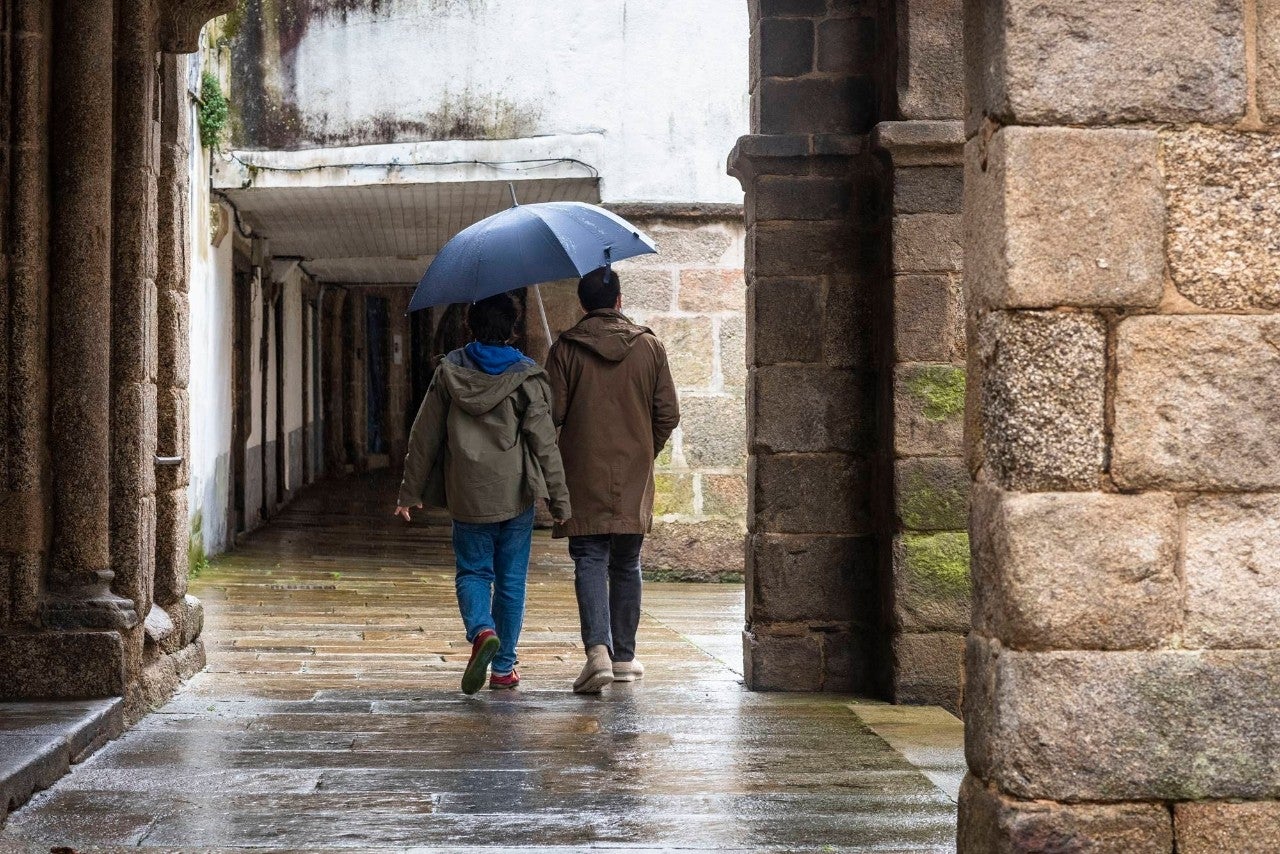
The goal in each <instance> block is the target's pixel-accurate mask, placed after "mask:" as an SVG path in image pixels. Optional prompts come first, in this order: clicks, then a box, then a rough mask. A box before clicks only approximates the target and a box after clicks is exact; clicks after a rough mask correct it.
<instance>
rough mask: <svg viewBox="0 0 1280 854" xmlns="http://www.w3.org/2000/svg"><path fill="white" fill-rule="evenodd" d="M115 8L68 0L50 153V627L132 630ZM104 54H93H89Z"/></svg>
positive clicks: (58, 15) (58, 12) (107, 1)
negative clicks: (115, 424) (121, 487)
mask: <svg viewBox="0 0 1280 854" xmlns="http://www.w3.org/2000/svg"><path fill="white" fill-rule="evenodd" d="M114 24H115V9H114V4H113V3H112V2H111V0H83V2H82V0H58V2H55V4H54V13H53V32H54V51H53V61H52V68H53V71H52V85H53V94H52V99H51V104H52V109H51V121H50V126H51V127H50V145H49V154H50V160H51V162H52V164H53V169H52V215H51V221H50V252H49V258H50V276H49V280H50V282H49V284H50V287H49V291H50V293H49V303H50V339H51V350H52V352H51V355H50V359H51V365H50V385H51V396H52V412H51V417H50V424H51V430H50V444H51V445H52V447H53V448H55V449H56V452H55V453H53V454H51V464H52V469H53V486H54V496H53V518H54V532H53V554H52V565H51V567H50V573H49V578H48V598H47V601H46V603H45V614H44V621H45V622H46V624H48V625H50V626H53V627H57V628H125V627H129V626H132V625H134V624H136V622H137V619H138V617H137V614H136V613H135V612H134V608H133V603H132V602H131V601H130V600H128V599H125V598H122V597H119V596H116V595H115V594H113V593H112V592H111V589H110V588H111V581H112V578H113V576H114V573H113V572H112V568H111V557H110V504H109V502H110V494H111V478H110V452H111V448H110V429H109V425H110V424H111V259H112V216H111V214H112V163H113V157H112V155H113V151H112V149H113V144H112V143H113V140H114V136H113V125H112V106H113V98H112V92H113V90H114V86H113V70H114V68H113V63H112V59H113V53H112V49H111V46H112V45H113V44H114ZM86 44H91V45H95V49H94V50H84V45H86Z"/></svg>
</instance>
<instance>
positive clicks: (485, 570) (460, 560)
mask: <svg viewBox="0 0 1280 854" xmlns="http://www.w3.org/2000/svg"><path fill="white" fill-rule="evenodd" d="M532 545H533V508H532V507H530V508H529V509H528V510H526V511H525V512H524V513H521V514H520V515H519V516H517V517H515V518H514V519H508V520H507V521H505V522H493V523H490V524H486V525H475V524H472V523H470V522H457V521H455V522H454V523H453V553H454V559H455V560H456V561H457V564H458V575H457V577H456V578H455V584H456V586H457V590H458V608H459V610H461V611H462V623H463V625H465V626H466V627H467V640H469V641H474V640H475V639H476V635H478V634H480V633H481V632H482V631H484V630H485V629H493V630H494V631H495V632H497V633H498V640H500V641H501V642H502V646H501V647H499V648H498V654H497V655H496V656H495V657H494V659H493V672H494V673H510V672H511V670H512V668H514V667H515V666H516V642H517V641H519V640H520V628H521V626H522V625H523V624H524V588H525V581H526V579H527V578H528V577H529V551H530V548H531V547H532Z"/></svg>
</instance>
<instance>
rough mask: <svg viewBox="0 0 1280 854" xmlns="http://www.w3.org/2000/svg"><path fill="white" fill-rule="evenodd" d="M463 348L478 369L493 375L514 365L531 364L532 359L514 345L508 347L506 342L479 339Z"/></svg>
mask: <svg viewBox="0 0 1280 854" xmlns="http://www.w3.org/2000/svg"><path fill="white" fill-rule="evenodd" d="M465 349H466V353H467V357H468V358H469V359H471V361H473V362H475V363H476V366H477V367H479V368H480V370H482V371H484V372H485V373H486V374H491V375H495V376H496V375H497V374H501V373H503V372H505V371H507V370H509V369H510V368H512V367H513V366H515V365H519V364H527V365H532V364H533V359H530V358H529V357H528V356H526V355H525V354H524V353H521V352H520V351H519V350H517V349H516V348H515V347H508V346H507V345H506V344H483V343H481V342H479V341H472V342H471V343H470V344H468V345H467V346H466V348H465Z"/></svg>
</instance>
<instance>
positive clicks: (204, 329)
mask: <svg viewBox="0 0 1280 854" xmlns="http://www.w3.org/2000/svg"><path fill="white" fill-rule="evenodd" d="M191 109H192V113H193V115H192V121H191V128H192V139H191V152H192V157H191V161H190V173H189V177H190V195H189V198H190V210H189V212H188V217H187V221H188V222H189V223H191V234H190V240H191V251H190V253H189V256H188V257H190V258H191V270H190V297H189V299H190V306H191V316H190V321H191V385H190V390H191V416H190V417H191V451H190V453H191V462H190V471H191V482H190V485H189V486H188V488H187V489H188V492H187V495H188V507H189V510H190V514H191V518H192V520H193V522H194V521H195V520H196V519H199V522H200V530H201V537H202V538H203V539H202V544H203V546H204V550H205V553H206V554H217V553H218V552H221V551H223V550H225V549H226V548H227V547H228V545H229V533H228V529H229V526H228V520H227V507H228V503H229V500H230V499H229V496H228V494H227V489H228V487H229V482H228V473H229V468H230V453H231V435H232V433H231V414H232V406H233V401H232V398H231V393H232V392H231V364H232V348H233V346H234V337H235V336H234V326H233V317H234V304H233V301H232V297H233V280H232V260H231V253H232V244H233V243H234V240H233V238H232V236H231V235H230V234H227V235H225V236H224V237H223V239H222V241H221V243H220V244H219V245H218V246H216V247H215V246H214V245H213V244H212V242H211V240H210V231H211V226H212V223H211V221H210V220H211V215H212V214H213V212H214V210H215V209H214V208H213V207H212V206H211V201H212V200H211V199H210V195H209V167H208V162H209V161H208V156H207V152H206V151H205V150H204V149H202V148H201V147H200V139H199V130H197V128H196V121H195V116H194V113H195V105H194V103H192V105H191Z"/></svg>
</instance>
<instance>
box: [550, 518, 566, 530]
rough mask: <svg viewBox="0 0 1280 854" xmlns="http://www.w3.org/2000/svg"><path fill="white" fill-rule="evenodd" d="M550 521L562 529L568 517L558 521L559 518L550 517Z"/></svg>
mask: <svg viewBox="0 0 1280 854" xmlns="http://www.w3.org/2000/svg"><path fill="white" fill-rule="evenodd" d="M551 521H553V522H555V523H556V524H557V525H560V526H561V527H563V526H564V524H565V523H566V522H568V521H569V519H568V517H566V518H564V519H560V518H558V517H556V516H552V517H551Z"/></svg>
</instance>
